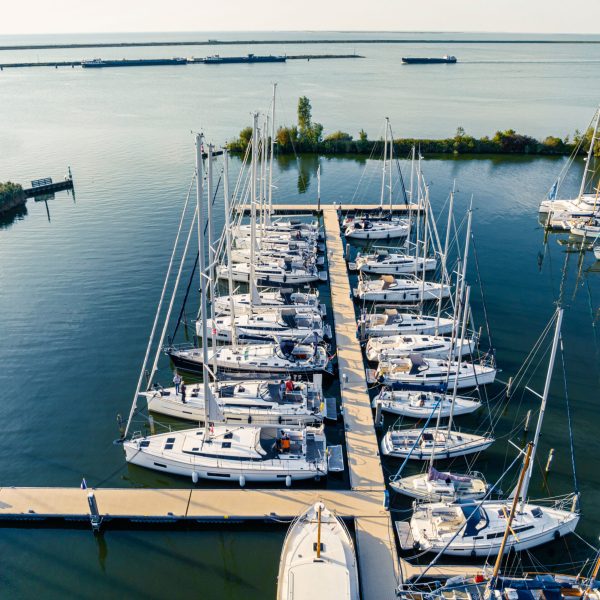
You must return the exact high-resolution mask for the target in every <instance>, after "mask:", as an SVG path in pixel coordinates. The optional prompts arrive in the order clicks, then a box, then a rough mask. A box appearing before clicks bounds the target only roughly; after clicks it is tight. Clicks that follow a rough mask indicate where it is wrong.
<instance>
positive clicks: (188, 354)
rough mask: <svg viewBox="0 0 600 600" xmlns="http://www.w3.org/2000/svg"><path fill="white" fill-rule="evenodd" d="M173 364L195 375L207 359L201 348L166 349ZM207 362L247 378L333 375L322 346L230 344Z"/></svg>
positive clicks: (215, 350) (210, 354) (285, 342)
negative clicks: (287, 375) (317, 374)
mask: <svg viewBox="0 0 600 600" xmlns="http://www.w3.org/2000/svg"><path fill="white" fill-rule="evenodd" d="M165 352H166V353H167V354H168V355H169V356H170V358H171V360H172V361H173V364H174V365H175V366H176V367H177V368H180V369H183V370H185V371H190V372H192V373H194V372H196V373H201V372H202V368H203V367H202V365H203V363H204V360H205V357H204V355H203V350H202V349H200V348H167V349H166V350H165ZM206 360H208V361H210V363H211V364H213V365H216V367H217V369H218V370H219V371H220V372H224V373H245V374H247V375H259V376H260V375H265V374H269V373H270V374H273V373H276V374H277V375H279V376H281V375H285V374H288V373H293V374H305V373H331V367H330V364H329V356H328V354H327V348H326V347H325V346H324V345H323V344H319V343H314V341H312V340H311V341H310V342H294V341H293V340H282V341H281V342H278V343H277V342H274V343H270V344H251V345H249V346H240V345H235V346H233V345H227V346H225V345H224V346H218V347H216V348H210V349H209V350H208V352H207V358H206Z"/></svg>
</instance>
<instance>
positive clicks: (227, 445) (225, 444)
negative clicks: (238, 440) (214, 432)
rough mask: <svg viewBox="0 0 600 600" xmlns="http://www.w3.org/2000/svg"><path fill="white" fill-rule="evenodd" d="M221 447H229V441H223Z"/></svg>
mask: <svg viewBox="0 0 600 600" xmlns="http://www.w3.org/2000/svg"><path fill="white" fill-rule="evenodd" d="M221 448H231V442H223V443H222V444H221Z"/></svg>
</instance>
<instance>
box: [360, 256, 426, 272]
mask: <svg viewBox="0 0 600 600" xmlns="http://www.w3.org/2000/svg"><path fill="white" fill-rule="evenodd" d="M355 265H356V268H357V270H358V271H360V272H361V273H368V274H370V275H404V274H407V273H414V272H415V271H417V272H419V273H420V272H422V271H423V270H425V271H433V270H435V268H436V266H437V261H436V260H435V258H426V259H423V258H421V257H419V258H415V257H414V256H406V257H403V258H393V259H389V260H384V261H381V262H378V261H376V260H366V261H363V260H360V257H359V258H357V260H356V263H355Z"/></svg>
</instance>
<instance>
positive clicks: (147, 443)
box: [140, 440, 150, 448]
mask: <svg viewBox="0 0 600 600" xmlns="http://www.w3.org/2000/svg"><path fill="white" fill-rule="evenodd" d="M149 445H150V442H149V441H148V440H144V441H143V442H140V448H147V447H148V446H149Z"/></svg>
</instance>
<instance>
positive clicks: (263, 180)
mask: <svg viewBox="0 0 600 600" xmlns="http://www.w3.org/2000/svg"><path fill="white" fill-rule="evenodd" d="M268 130H269V117H268V115H267V117H266V119H265V121H264V125H263V129H262V131H261V136H260V137H261V142H260V186H259V206H260V226H261V233H260V243H259V244H258V247H260V246H262V243H263V241H264V239H265V236H266V233H265V232H266V229H267V132H268Z"/></svg>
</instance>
